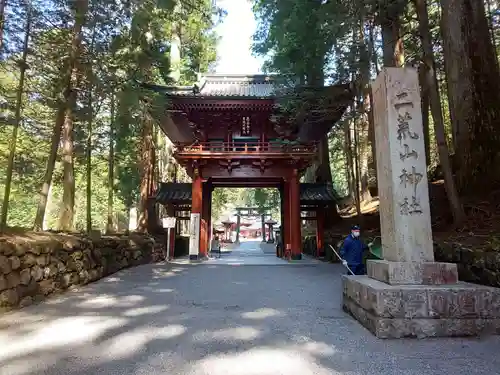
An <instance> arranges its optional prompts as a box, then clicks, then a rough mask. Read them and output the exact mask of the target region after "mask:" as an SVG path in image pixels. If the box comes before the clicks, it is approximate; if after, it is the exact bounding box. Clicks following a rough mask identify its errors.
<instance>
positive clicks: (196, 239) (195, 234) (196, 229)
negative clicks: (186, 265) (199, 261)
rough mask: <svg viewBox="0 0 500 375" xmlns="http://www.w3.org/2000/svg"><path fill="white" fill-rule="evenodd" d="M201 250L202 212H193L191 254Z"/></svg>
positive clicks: (190, 229) (190, 237) (190, 224)
mask: <svg viewBox="0 0 500 375" xmlns="http://www.w3.org/2000/svg"><path fill="white" fill-rule="evenodd" d="M199 252H200V214H199V213H194V214H193V213H192V214H191V220H190V222H189V255H198V254H199Z"/></svg>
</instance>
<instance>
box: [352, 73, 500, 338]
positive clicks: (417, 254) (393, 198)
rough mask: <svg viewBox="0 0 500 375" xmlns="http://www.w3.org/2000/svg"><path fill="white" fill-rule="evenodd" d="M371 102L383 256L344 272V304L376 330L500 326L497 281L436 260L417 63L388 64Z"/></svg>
mask: <svg viewBox="0 0 500 375" xmlns="http://www.w3.org/2000/svg"><path fill="white" fill-rule="evenodd" d="M373 103H374V119H375V141H376V150H377V176H378V191H379V197H380V227H381V235H382V255H383V258H384V260H369V261H368V263H367V271H368V272H367V273H368V275H367V276H347V275H345V276H343V308H344V310H346V311H348V312H349V313H351V314H352V315H353V316H354V317H355V318H356V319H357V320H358V321H359V322H360V323H361V324H362V325H364V326H365V327H366V328H368V329H369V330H370V331H371V332H372V333H374V334H375V335H376V336H377V337H380V338H400V337H427V336H472V335H478V334H481V333H483V332H485V331H486V332H491V333H497V332H500V289H497V288H491V287H486V286H481V285H475V284H470V283H462V282H459V281H458V272H457V265H456V264H455V263H438V262H435V261H434V251H433V240H432V229H431V216H430V207H429V191H428V181H427V173H426V171H427V166H426V161H425V148H424V136H423V128H422V112H421V104H420V89H419V82H418V73H417V71H416V70H415V69H413V68H385V69H384V70H383V71H382V73H380V75H379V76H378V77H377V79H376V81H375V82H374V84H373Z"/></svg>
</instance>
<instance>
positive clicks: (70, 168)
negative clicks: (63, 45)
mask: <svg viewBox="0 0 500 375" xmlns="http://www.w3.org/2000/svg"><path fill="white" fill-rule="evenodd" d="M87 8H88V0H77V1H76V2H75V8H74V12H75V24H74V26H73V35H72V43H71V51H70V55H69V59H68V73H67V74H68V76H69V82H70V84H69V86H68V88H69V90H67V92H65V94H64V97H65V99H66V100H65V104H66V108H65V114H64V124H63V130H62V161H63V198H62V204H61V212H60V216H59V225H58V227H59V229H60V230H72V229H73V220H74V209H75V167H74V164H73V150H74V144H73V121H74V119H73V117H74V110H75V107H76V100H77V86H78V81H79V77H78V72H79V68H80V67H79V62H78V59H79V57H80V48H81V42H82V28H83V25H84V23H85V17H86V14H87Z"/></svg>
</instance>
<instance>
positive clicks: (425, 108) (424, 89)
mask: <svg viewBox="0 0 500 375" xmlns="http://www.w3.org/2000/svg"><path fill="white" fill-rule="evenodd" d="M417 1H420V0H417ZM418 75H419V77H418V79H419V81H420V87H421V96H422V100H421V102H422V128H423V132H424V147H425V163H426V165H427V166H429V165H430V164H431V147H430V134H429V129H430V124H429V108H430V99H429V85H428V84H427V72H426V68H425V63H422V64H421V66H420V68H419V70H418Z"/></svg>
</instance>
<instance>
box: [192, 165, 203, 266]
mask: <svg viewBox="0 0 500 375" xmlns="http://www.w3.org/2000/svg"><path fill="white" fill-rule="evenodd" d="M191 191H192V200H191V222H190V228H189V232H190V233H189V234H190V236H189V259H191V260H196V259H198V257H199V255H200V242H201V235H200V232H201V225H200V224H201V223H200V222H201V213H202V208H203V181H202V178H201V175H200V173H199V170H198V168H196V169H195V171H194V173H193V185H192V190H191Z"/></svg>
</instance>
